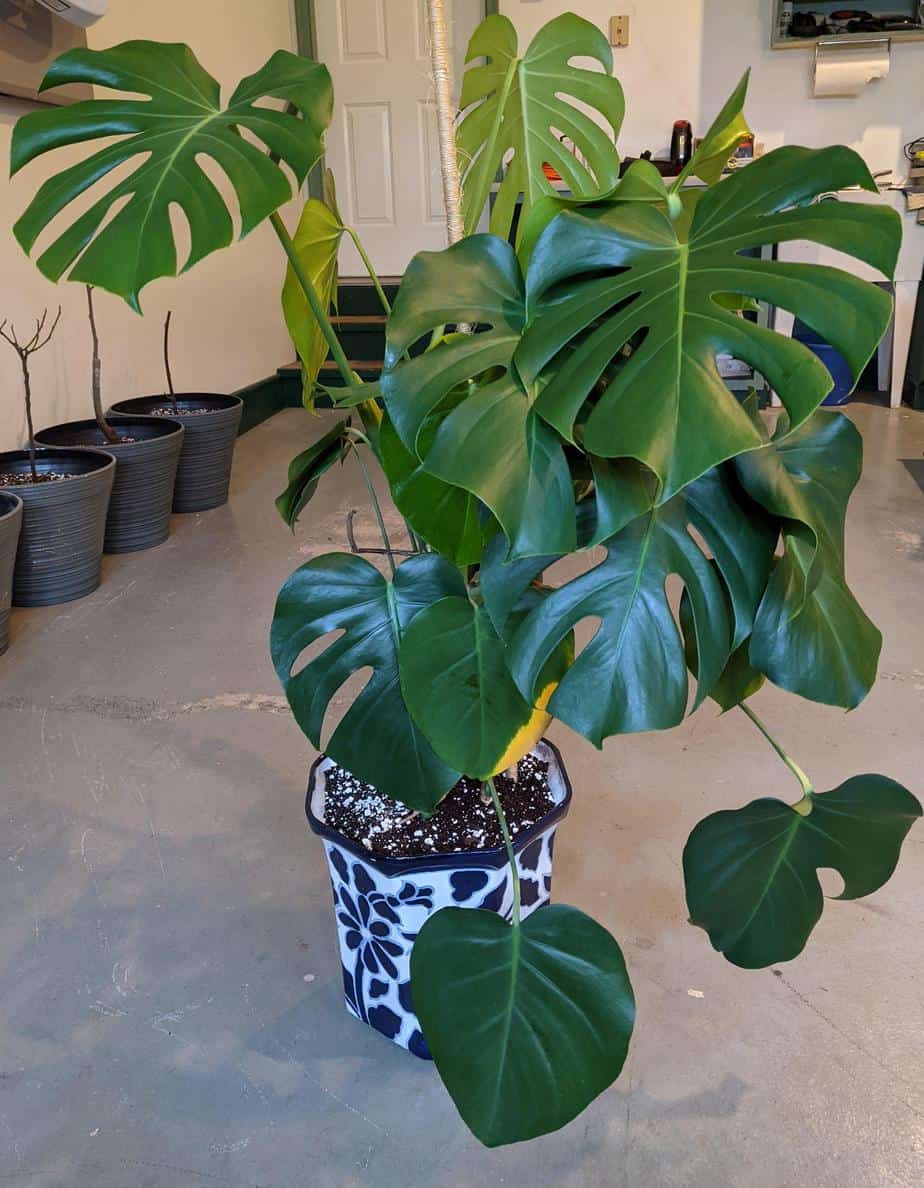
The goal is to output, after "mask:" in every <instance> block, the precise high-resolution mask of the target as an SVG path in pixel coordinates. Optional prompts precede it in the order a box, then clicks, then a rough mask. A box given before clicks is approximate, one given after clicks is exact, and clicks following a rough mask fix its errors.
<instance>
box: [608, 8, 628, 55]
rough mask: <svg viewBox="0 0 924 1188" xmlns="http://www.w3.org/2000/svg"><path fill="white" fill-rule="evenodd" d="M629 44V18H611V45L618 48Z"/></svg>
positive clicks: (625, 16)
mask: <svg viewBox="0 0 924 1188" xmlns="http://www.w3.org/2000/svg"><path fill="white" fill-rule="evenodd" d="M628 44H629V16H628V14H627V13H626V14H624V15H622V16H614V17H610V45H615V46H618V47H622V46H626V45H628Z"/></svg>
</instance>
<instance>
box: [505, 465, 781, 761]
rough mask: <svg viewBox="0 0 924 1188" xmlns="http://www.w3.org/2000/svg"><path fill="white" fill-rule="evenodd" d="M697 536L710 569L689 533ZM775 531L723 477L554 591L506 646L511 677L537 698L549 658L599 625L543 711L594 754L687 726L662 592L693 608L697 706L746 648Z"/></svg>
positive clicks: (642, 525) (661, 512)
mask: <svg viewBox="0 0 924 1188" xmlns="http://www.w3.org/2000/svg"><path fill="white" fill-rule="evenodd" d="M691 527H693V528H695V529H696V530H697V531H698V532H699V533H700V534H701V535H702V537H703V539H704V541H705V543H706V545H707V546H708V548H709V550H710V551H711V552H712V553H713V555H714V558H715V562H714V563H713V561H711V560H710V559H708V558H707V557H706V555H705V554H704V552H703V551H702V548H701V546H700V545H699V543H698V542H697V540H696V539H695V538H694V536H693V535H692V534H691V532H690V528H691ZM776 536H777V533H776V529H775V527H774V526H773V525H772V524H770V523H768V522H767V521H766V520H765V519H764V518H763V517H762V516H761V514H760V512H759V511H757V510H756V509H755V508H754V505H753V504H752V503H751V502H750V500H748V499H746V497H744V496H743V495H742V493H741V492H740V491H739V490H738V489H737V488H736V486H735V484H734V483H733V482H732V481H730V480H729V478H728V476H727V475H725V474H724V473H722V474H710V475H706V476H704V478H703V479H700V480H699V482H698V483H697V484H693V485H692V487H691V488H690V489H689V491H688V492H687V493H685V494H684V495H681V496H677V497H676V498H675V499H674V500H672V501H671V502H670V503H668V504H665V505H662V506H661V507H660V508H655V509H653V510H652V511H650V512H648V513H647V514H645V515H644V516H641V517H639V519H637V520H634V521H632V523H630V524H629V525H628V526H627V527H626V528H625V529H623V531H622V532H620V533H618V534H617V535H616V536H614V537H612V538H611V539H610V540H609V541H607V542H606V548H607V557H606V560H605V561H603V562H601V563H600V564H599V565H597V566H595V567H594V568H593V569H591V570H589V571H588V572H587V573H584V574H582V575H581V576H580V577H578V578H575V579H573V580H572V581H570V582H567V583H566V584H565V585H563V586H560V587H559V588H558V589H557V590H554V591H553V592H552V593H551V594H550V595H549V596H548V598H546V599H545V600H544V601H543V602H542V604H541V605H540V606H538V607H537V608H536V609H535V610H533V611H531V612H530V614H529V615H527V617H526V619H525V620H524V622H523V623H522V625H521V626H520V627H519V628H518V629H517V631H516V633H515V634H514V635H513V637H512V639H511V642H510V669H511V672H512V673H513V676H514V679H515V680H516V682H517V685H518V686H519V688H520V691H521V693H523V695H524V696H526V697H531V696H534V694H535V691H536V683H537V679H538V677H539V674H540V672H541V669H542V665H543V664H544V663H545V662H546V660H547V659H548V656H549V654H550V652H551V650H552V649H553V648H554V647H556V646H557V645H558V643H559V642H560V641H561V639H563V638H564V636H565V634H566V632H569V631H571V630H572V629H573V628H574V627H575V626H576V625H577V624H578V623H580V622H582V621H583V620H585V619H594V620H595V619H599V620H600V626H599V628H598V630H597V632H596V634H595V635H594V637H593V639H592V640H591V641H590V643H589V644H587V646H586V647H585V648H584V650H583V651H582V652H580V653H579V655H578V657H577V659H576V660H575V662H574V664H573V665H572V666H571V668H569V670H568V671H567V672H566V673H565V674H564V676H563V677H562V680H561V683H560V684H559V686H558V688H557V689H556V691H555V693H554V694H553V696H552V700H551V701H550V703H549V708H550V710H551V711H552V713H554V714H555V716H556V717H557V718H560V719H561V720H562V721H563V722H566V723H567V724H568V725H569V726H571V727H573V729H575V730H577V731H579V732H580V733H581V734H583V735H585V737H586V738H588V739H590V741H591V742H592V743H594V745H595V746H600V745H602V742H603V740H604V739H605V738H606V737H608V736H609V735H612V734H617V733H626V732H629V731H635V730H657V729H666V728H668V727H671V726H675V725H677V723H678V722H680V721H681V719H682V718H683V716H684V713H685V711H686V707H687V698H688V678H687V668H686V660H685V655H684V646H683V641H682V638H681V635H680V632H679V630H678V626H677V623H676V621H675V618H674V614H673V611H672V608H671V605H670V602H669V600H668V596H667V592H666V590H665V583H666V581H667V578H668V576H669V575H671V574H676V575H677V576H678V577H679V578H680V580H681V581H682V582H683V585H684V588H685V591H686V594H687V596H688V598H689V600H690V607H691V610H692V619H693V629H692V630H693V636H694V639H695V645H696V654H697V657H698V665H699V678H698V682H697V694H696V701H695V705H698V704H699V703H700V702H701V701H702V700H703V698H704V697H705V696H706V695H707V694H708V693H709V691H710V689H711V688H712V686H713V685H714V684H715V682H716V681H717V680H718V678H719V676H720V674H721V673H722V671H723V669H724V667H725V664H726V662H727V660H728V657H729V655H730V654H731V652H732V651H733V649H734V648H735V647H737V646H738V644H739V643H740V642H741V641H742V640H743V639H744V638H746V636H747V635H748V633H749V631H750V629H751V625H752V622H753V615H754V612H755V611H756V609H757V604H758V602H759V600H760V596H761V594H762V592H763V589H764V583H765V581H766V575H767V572H768V571H769V567H770V563H771V559H772V554H773V546H774V542H775V540H776Z"/></svg>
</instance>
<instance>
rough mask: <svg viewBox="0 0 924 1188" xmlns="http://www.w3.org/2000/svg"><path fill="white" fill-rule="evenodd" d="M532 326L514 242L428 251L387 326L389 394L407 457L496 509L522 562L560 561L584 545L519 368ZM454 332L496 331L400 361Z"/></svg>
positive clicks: (555, 448) (477, 241)
mask: <svg viewBox="0 0 924 1188" xmlns="http://www.w3.org/2000/svg"><path fill="white" fill-rule="evenodd" d="M524 319H525V309H524V304H523V280H522V276H521V274H520V268H519V265H518V263H517V259H516V255H515V254H514V251H513V248H512V247H511V246H510V245H509V244H507V243H504V242H502V241H501V240H500V239H497V238H496V237H495V236H492V235H475V236H472V237H471V238H470V239H464V240H462V241H461V242H459V243H457V244H455V245H454V246H453V247H451V248H448V249H447V250H446V251H444V252H421V253H419V255H417V256H415V257H414V259H413V261H412V262H411V264H410V267H409V268H408V270H407V273H406V275H405V279H404V282H403V283H402V285H401V289H400V291H399V293H398V297H397V300H396V301H395V307H394V310H393V312H392V316H391V318H390V319H389V322H388V346H387V352H386V360H385V361H386V370H385V373H384V374H383V376H382V379H381V389H382V394H383V397H384V400H385V405H386V408H387V409H388V414H389V416H390V418H391V420H392V423H393V425H394V427H395V429H396V431H397V433H398V436H399V437H400V438H401V440H402V442H403V443H404V445H405V448H406V449H407V450H409V451H410V452H411V453H412V454H413V455H415V456H416V457H417V458H419V460H420V462H421V464H422V466H423V468H424V469H425V470H426V471H427V472H428V473H429V474H431V475H434V476H435V477H436V478H439V479H442V480H443V481H444V482H447V483H450V484H452V485H453V486H456V487H461V488H462V489H463V490H466V491H469V492H471V494H473V495H474V496H476V497H477V498H478V499H479V500H480V501H481V502H482V503H483V504H484V505H485V506H486V507H488V508H489V509H490V510H491V511H492V512H493V514H494V515H495V517H496V518H497V520H498V522H499V523H500V525H501V527H502V528H503V530H504V533H505V534H506V536H507V539H508V540H509V541H510V544H511V551H512V554H513V555H514V556H523V555H530V554H537V553H550V552H562V553H564V552H568V551H569V550H570V549H572V548H573V547H574V545H575V543H576V535H575V509H574V496H573V493H572V487H571V475H570V473H569V470H568V464H567V461H566V459H565V454H564V450H563V449H562V446H561V442H560V441H559V439H558V437H557V435H556V434H555V433H554V432H552V431H551V430H550V429H549V427H548V426H547V425H546V424H544V422H543V421H541V420H540V419H539V418H538V417H537V416H536V415H535V414H534V412H533V411H532V407H531V400H530V397H529V394H528V393H527V392H526V390H525V389H524V388H523V385H522V384H521V382H520V379H519V377H518V375H517V373H516V371H515V369H514V368H513V366H512V363H511V360H512V356H513V351H514V348H515V346H516V344H517V343H518V342H519V337H520V332H521V330H522V328H523V324H524ZM456 323H470V324H473V325H476V326H482V327H488V328H487V329H483V330H481V331H480V332H478V333H474V334H460V335H455V336H453V337H452V338H451V339H450V340H449V341H445V342H442V343H441V344H440V345H439V346H437V347H436V348H435V349H433V350H429V351H426V352H425V353H424V354H422V355H418V356H417V357H416V358H412V359H403V358H402V356H403V355H404V354H405V352H406V351H407V349H408V348H409V347H410V346H411V345H412V344H413V343H414V342H416V341H417V340H418V339H420V338H422V337H423V336H424V335H425V334H427V333H428V332H429V331H431V330H434V329H436V328H438V327H440V326H443V325H445V324H456Z"/></svg>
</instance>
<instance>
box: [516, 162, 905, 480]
mask: <svg viewBox="0 0 924 1188" xmlns="http://www.w3.org/2000/svg"><path fill="white" fill-rule="evenodd" d="M850 185H859V186H861V187H863V188H865V189H872V190H875V182H874V181H873V180H872V178H871V177H870V174H869V170H868V169H867V167H866V165H865V164H864V163H863V161H862V159H861V158H860V157H859V156H858V155H857V154H856V153H854V152H852V151H851V150H850V149H846V148H831V149H820V150H817V151H816V150H812V149H802V148H782V149H777V150H775V151H774V152H772V153H768V154H767V155H766V156H765V157H762V158H761V159H760V160H758V161H756V162H755V163H754V164H753V165H749V166H748V167H747V169H743V170H740V171H739V172H738V173H737V174H735V175H733V176H732V177H729V178H728V179H727V180H724V181H722V182H720V183H719V184H717V185H716V186H714V187H712V188H711V189H709V190H707V191H706V192H705V193H704V194H703V195H702V197H701V198H700V199H699V201H698V202H697V203H696V204H695V211H694V213H693V215H692V223H691V225H690V228H689V233H688V234H687V232H686V229H685V226H684V221H683V220H678V222H677V223H672V222H671V221H670V218H669V217H668V215H667V214H666V213H664V212H663V211H662V210H660V209H659V208H658V206H657V205H654V204H647V203H612V204H609V205H607V204H601V205H598V206H594V207H590V208H587V210H586V211H582V212H580V213H577V212H567V213H564V214H561V215H559V216H558V217H557V218H556V219H554V220H553V222H552V223H551V224H550V225H549V227H548V228H547V229H546V231H545V232H544V233H543V235H542V237H541V238H540V240H539V242H538V243H537V244H536V247H535V249H534V251H533V254H532V257H531V259H530V264H529V270H528V274H527V308H528V310H529V326H528V328H527V330H526V331H525V333H524V335H523V339H522V342H521V343H520V346H519V347H518V348H517V350H516V354H515V365H516V368H517V370H518V371H519V372H520V374H521V375H522V377H523V381H524V383H526V384H527V385H529V384H532V383H534V382H536V381H538V380H539V379H540V377H542V380H543V384H544V386H542V390H541V391H540V393H539V395H538V397H537V400H536V410H537V412H538V413H539V415H540V416H541V417H543V418H544V419H545V420H546V421H547V422H548V423H549V425H551V426H553V427H554V428H556V429H557V430H558V431H559V433H561V435H562V436H563V437H565V438H566V439H569V440H570V439H572V438H573V437H574V433H575V423H576V422H579V423H581V424H582V433H581V443H582V445H583V448H584V449H586V450H588V451H589V452H590V453H592V454H598V455H601V456H604V457H632V458H637V459H638V460H639V461H641V462H644V463H645V464H646V465H648V466H649V467H650V468H651V469H652V470H654V471H655V473H656V474H657V475H658V476H659V477H660V479H661V480H662V492H661V496H660V498H661V499H662V500H666V499H669V498H670V497H671V496H672V495H673V494H674V493H675V492H676V491H678V490H680V489H681V488H682V487H684V486H685V485H686V484H687V483H689V482H691V481H692V480H693V479H695V478H697V477H698V476H699V475H701V474H703V473H704V472H705V471H707V470H709V469H710V468H711V467H713V466H715V465H717V464H718V463H720V462H722V461H724V460H726V459H728V458H731V457H734V456H735V455H737V454H740V453H742V452H743V451H747V450H753V449H757V448H758V447H759V446H760V445H761V444H762V440H763V439H762V437H761V435H760V433H759V432H758V430H757V429H756V428H755V426H754V424H753V423H752V421H751V419H750V418H749V417H748V415H747V413H746V412H745V411H744V410H743V409H742V408H741V407H740V406H739V404H738V402H737V400H736V399H735V397H734V395H733V394H732V393H731V392H729V390H728V388H727V387H726V385H725V383H724V381H723V380H722V378H721V377H720V375H719V373H718V370H717V367H716V362H715V360H716V355H717V354H719V353H721V352H728V353H729V354H731V355H733V356H735V357H736V358H738V359H743V360H744V361H746V362H747V363H749V364H751V365H752V366H753V367H754V368H755V369H756V370H757V371H759V372H761V374H763V375H764V376H765V377H766V378H767V380H768V381H769V383H770V384H771V386H772V387H773V388H774V389H776V391H777V392H778V393H779V395H780V397H781V399H782V401H783V403H784V404H785V406H786V407H787V409H788V411H789V414H790V421H791V424H792V425H793V426H796V425H799V424H801V423H802V422H803V421H804V420H805V419H806V418H807V417H808V416H809V415H810V414H811V413H812V412H813V410H814V409H815V408H816V407H817V406H818V405H819V403H820V402H821V400H822V399H823V398H824V396H825V395H826V394H827V392H829V391H830V389H831V385H832V380H831V376H830V374H829V373H828V371H827V369H826V368H825V367H824V365H823V364H822V363H821V362H820V361H819V360H818V358H817V357H816V356H815V355H813V354H812V352H811V351H809V350H808V349H807V348H806V347H804V346H803V345H802V344H801V343H798V342H796V341H794V340H793V339H790V338H786V337H784V336H783V335H780V334H776V333H774V332H773V331H771V330H767V329H765V328H763V327H760V326H758V325H756V324H754V323H752V322H748V321H746V320H745V319H743V318H740V317H737V316H735V314H734V313H732V312H731V311H729V310H728V309H726V308H724V307H723V302H724V300H725V299H724V297H722V296H721V295H723V294H728V293H739V294H743V295H745V296H749V297H754V298H759V299H760V300H763V301H767V302H769V303H771V304H772V305H776V306H780V307H782V308H784V309H789V310H792V311H793V312H794V313H796V314H797V315H798V316H799V317H800V318H801V319H802V320H803V321H805V322H807V323H808V324H809V325H810V326H812V327H813V329H815V330H817V331H818V333H819V334H821V336H822V337H823V338H824V339H825V341H827V342H830V343H831V344H833V345H834V346H836V347H837V349H838V350H840V351H841V352H842V354H843V355H844V356H845V358H846V359H847V360H848V362H849V363H850V367H851V370H852V371H853V374H854V376H855V377H858V376H859V375H860V373H861V371H862V370H863V367H864V366H865V365H866V363H867V361H868V360H869V358H870V356H871V354H872V352H873V350H874V349H875V347H876V344H877V343H878V341H879V339H880V338H881V337H882V334H883V332H884V330H885V328H886V326H887V325H888V321H889V317H890V313H891V302H890V300H889V297H888V295H887V294H886V293H883V292H882V291H881V290H880V289H879V288H877V287H876V286H875V285H873V284H870V283H869V282H867V281H861V280H858V279H857V278H856V277H854V276H852V275H850V274H849V273H847V272H843V271H841V270H839V269H836V268H827V267H822V266H820V265H807V264H788V263H784V262H781V261H771V260H762V259H755V258H751V257H748V256H745V255H743V254H742V253H743V252H745V251H747V250H749V249H755V248H759V247H761V246H764V245H767V244H773V243H782V242H785V241H788V240H795V239H807V240H810V241H813V242H816V243H822V244H826V245H827V246H830V247H835V248H837V249H839V250H840V251H843V252H846V253H848V254H850V255H853V256H855V257H857V258H858V259H860V260H864V261H866V262H867V263H868V264H871V265H873V266H874V267H876V268H878V269H879V270H880V271H881V272H882V273H883V274H884V275H885V276H889V275H891V273H892V271H893V269H894V266H895V260H896V256H897V253H898V247H899V244H900V242H901V225H900V219H899V216H898V215H897V213H896V212H895V211H894V210H892V209H891V207H887V206H885V205H882V206H869V205H861V204H859V203H850V202H839V203H822V204H819V205H812V206H807V205H805V204H806V203H808V202H810V201H811V200H812V199H813V198H815V197H816V196H817V195H819V194H821V193H824V192H826V191H828V190H836V189H839V188H841V187H843V186H850ZM717 294H718V295H719V296H720V300H718V301H717V300H715V299H714V298H715V296H716V295H717ZM575 347H577V348H578V349H575ZM627 352H628V357H627V358H623V357H621V356H622V355H623V354H625V353H627ZM614 361H615V365H614ZM601 377H602V380H603V383H602V386H603V389H604V390H603V391H602V393H599V392H598V391H597V386H598V384H599V383H600V381H601ZM585 409H586V414H585ZM585 415H586V423H584V418H585Z"/></svg>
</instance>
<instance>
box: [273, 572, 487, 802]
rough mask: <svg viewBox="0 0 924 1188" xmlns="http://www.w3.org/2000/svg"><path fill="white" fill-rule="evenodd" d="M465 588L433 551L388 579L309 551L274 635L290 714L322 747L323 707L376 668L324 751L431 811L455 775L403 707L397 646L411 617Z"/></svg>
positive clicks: (288, 588)
mask: <svg viewBox="0 0 924 1188" xmlns="http://www.w3.org/2000/svg"><path fill="white" fill-rule="evenodd" d="M463 592H464V587H463V584H462V579H461V577H460V575H459V572H458V570H457V569H455V568H454V566H452V565H450V564H449V562H448V561H444V560H443V559H442V558H441V557H438V556H436V555H435V554H433V553H427V554H423V555H418V556H414V557H410V558H408V560H407V561H405V562H404V563H403V564H401V565H399V566H398V571H397V573H396V574H395V577H394V580H393V581H391V582H388V581H386V580H385V578H384V577H383V576H382V575H381V574H380V573H379V571H378V570H377V569H376V568H375V566H373V565H370V564H369V562H368V561H365V560H363V558H361V557H356V556H351V555H350V554H348V553H329V554H326V555H325V556H323V557H315V558H314V559H313V560H311V561H309V562H308V563H307V564H306V565H303V566H301V568H300V569H297V570H296V571H295V573H293V574H292V576H291V577H290V578H289V579H288V581H287V582H286V583H285V585H284V586H283V587H282V590H281V591H280V592H279V598H278V600H277V602H276V613H275V615H274V617H273V627H272V631H271V633H270V651H271V652H272V656H273V664H274V665H275V667H276V672H277V673H278V675H279V679H280V681H281V682H282V685H283V688H284V689H285V691H286V697H287V698H288V700H289V705H290V706H291V707H292V713H293V714H294V715H295V720H296V721H297V722H298V724H299V726H301V728H302V730H303V731H304V732H305V734H306V735H307V736H308V738H309V740H310V741H311V743H312V745H313V746H315V747H317V748H318V749H320V747H321V729H322V727H323V725H324V718H325V715H326V713H327V711H328V708H329V706H330V704H331V702H332V700H333V698H334V696H335V695H336V694H337V692H338V691H339V690H340V687H341V686H342V685H343V684H344V682H345V681H346V680H347V679H348V678H349V677H351V676H353V675H354V674H356V673H358V672H360V671H361V670H362V669H364V668H371V669H372V675H371V677H370V678H369V681H368V683H367V684H366V685H365V686H364V688H363V689H362V691H361V692H360V693H359V694H358V695H357V696H356V697H355V698H354V699H353V701H352V704H351V705H350V706H349V708H348V709H347V711H346V713H345V714H344V715H343V717H342V718H341V719H340V721H339V723H338V724H337V727H336V729H335V730H334V732H333V734H332V735H331V738H330V740H329V742H328V743H327V745H326V746H325V750H326V752H327V754H328V755H330V756H331V758H332V759H335V760H336V761H337V762H338V763H339V764H340V765H341V766H342V767H345V768H346V769H347V770H348V771H351V772H352V773H353V774H354V775H355V776H357V777H358V778H359V779H361V780H365V781H366V782H367V783H370V784H373V785H374V786H375V787H376V788H378V790H379V791H380V792H384V793H385V794H386V795H387V796H392V797H394V799H396V800H401V801H403V803H404V804H408V805H410V806H411V807H412V808H415V809H419V810H420V811H422V812H425V813H429V812H432V811H433V809H434V808H435V807H436V805H437V804H438V803H439V802H440V800H441V799H442V798H443V796H444V795H445V794H446V793H447V792H448V791H449V789H450V788H451V787H452V786H453V785H454V784H455V783H456V782H457V781H458V779H459V772H458V771H453V770H452V769H451V768H449V767H448V766H447V765H446V764H445V763H443V762H442V760H441V759H439V758H438V757H437V755H436V754H435V753H434V751H433V749H432V748H431V747H430V745H429V743H428V742H427V740H426V739H425V738H424V736H423V735H422V734H421V733H420V731H419V730H418V728H417V726H416V725H415V723H414V721H413V719H412V718H411V716H410V714H409V713H408V710H407V707H406V706H405V704H404V699H403V698H402V696H401V688H400V683H399V678H398V648H399V646H400V643H401V637H402V634H403V633H404V632H405V631H406V630H407V629H408V626H409V624H410V623H411V622H412V621H413V618H414V616H415V615H416V614H417V613H418V612H419V611H421V610H423V609H424V608H425V607H428V606H430V605H432V604H433V603H434V602H438V601H439V600H440V599H441V598H445V597H447V596H448V595H458V594H462V593H463ZM332 632H340V635H339V637H338V638H336V639H333V640H332V642H331V643H330V644H329V645H328V646H327V647H326V648H325V649H324V650H323V651H322V652H321V654H320V655H318V656H315V657H314V659H312V660H309V661H308V663H307V664H305V665H304V666H303V667H301V668H298V667H297V666H298V661H299V657H300V656H301V654H302V653H303V652H304V651H305V649H306V648H308V647H310V645H311V644H312V643H314V641H315V640H317V639H320V638H321V637H322V636H324V635H328V634H330V633H332Z"/></svg>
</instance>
